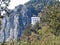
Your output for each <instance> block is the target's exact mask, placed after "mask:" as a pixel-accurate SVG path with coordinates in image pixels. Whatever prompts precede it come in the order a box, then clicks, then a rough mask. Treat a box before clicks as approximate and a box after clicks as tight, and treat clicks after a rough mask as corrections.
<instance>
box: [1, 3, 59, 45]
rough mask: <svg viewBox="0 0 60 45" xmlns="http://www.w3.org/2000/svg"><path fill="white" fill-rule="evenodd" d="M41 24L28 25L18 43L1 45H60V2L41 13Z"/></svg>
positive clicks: (12, 42) (47, 7) (48, 6)
mask: <svg viewBox="0 0 60 45" xmlns="http://www.w3.org/2000/svg"><path fill="white" fill-rule="evenodd" d="M39 17H40V18H41V23H36V25H34V26H32V25H31V24H29V25H27V26H26V28H25V31H24V33H23V34H22V36H21V38H20V39H19V40H18V41H13V40H11V41H10V42H7V43H3V44H1V45H60V2H55V3H54V4H53V5H47V6H46V7H45V8H44V9H43V10H42V11H41V12H40V13H39Z"/></svg>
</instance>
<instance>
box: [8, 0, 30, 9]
mask: <svg viewBox="0 0 60 45" xmlns="http://www.w3.org/2000/svg"><path fill="white" fill-rule="evenodd" d="M28 1H29V0H11V2H10V3H9V6H8V8H9V9H14V8H15V6H18V5H19V4H24V3H26V2H28Z"/></svg>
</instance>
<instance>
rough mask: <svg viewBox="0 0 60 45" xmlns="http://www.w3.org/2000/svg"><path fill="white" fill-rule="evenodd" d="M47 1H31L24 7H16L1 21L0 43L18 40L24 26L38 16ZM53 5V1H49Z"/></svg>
mask: <svg viewBox="0 0 60 45" xmlns="http://www.w3.org/2000/svg"><path fill="white" fill-rule="evenodd" d="M47 2H48V0H43V1H42V0H36V1H35V0H31V1H29V2H27V3H26V4H24V5H19V6H16V7H15V9H14V10H12V11H11V12H10V14H9V17H8V16H5V17H4V18H3V19H1V20H2V29H1V30H0V42H7V41H9V40H11V39H14V40H18V39H19V38H20V36H21V34H22V32H23V30H24V28H25V26H26V25H28V24H30V23H31V17H32V16H38V13H39V12H40V11H41V10H42V9H44V6H46V5H47ZM49 3H50V4H53V1H52V0H50V1H49Z"/></svg>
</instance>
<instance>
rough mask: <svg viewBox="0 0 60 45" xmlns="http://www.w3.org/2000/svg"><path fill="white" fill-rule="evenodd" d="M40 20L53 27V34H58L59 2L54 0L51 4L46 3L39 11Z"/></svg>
mask: <svg viewBox="0 0 60 45" xmlns="http://www.w3.org/2000/svg"><path fill="white" fill-rule="evenodd" d="M41 21H42V22H43V23H45V24H46V25H49V26H50V28H52V29H54V31H55V33H54V34H55V35H58V34H59V33H60V3H57V2H55V3H54V4H53V5H47V7H46V8H45V9H44V10H43V11H42V12H41Z"/></svg>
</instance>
